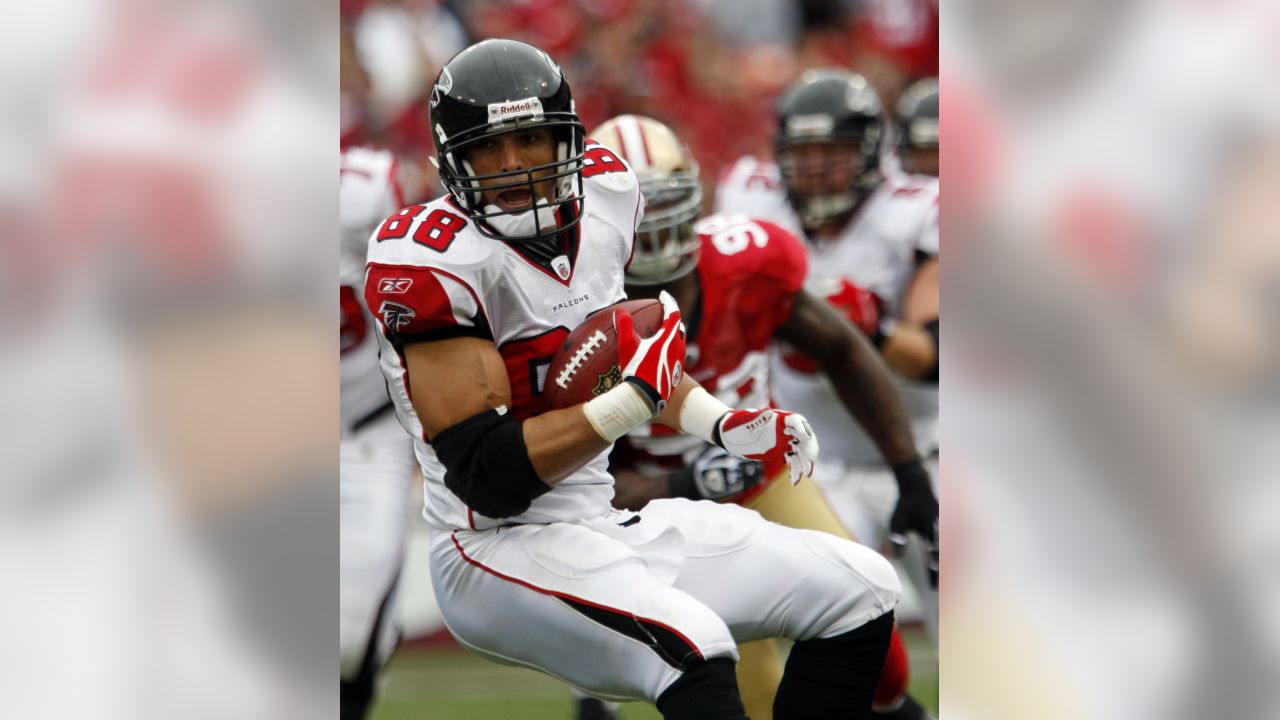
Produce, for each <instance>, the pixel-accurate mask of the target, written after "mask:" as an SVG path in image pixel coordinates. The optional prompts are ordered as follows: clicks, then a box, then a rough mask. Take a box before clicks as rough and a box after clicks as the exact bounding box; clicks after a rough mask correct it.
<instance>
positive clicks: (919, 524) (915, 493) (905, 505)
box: [889, 460, 938, 588]
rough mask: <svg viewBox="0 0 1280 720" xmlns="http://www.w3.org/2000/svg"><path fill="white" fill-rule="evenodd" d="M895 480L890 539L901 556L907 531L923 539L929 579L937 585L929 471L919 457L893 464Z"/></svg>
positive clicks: (935, 514)
mask: <svg viewBox="0 0 1280 720" xmlns="http://www.w3.org/2000/svg"><path fill="white" fill-rule="evenodd" d="M893 476H894V477H895V478H897V480H898V506H897V507H895V508H894V509H893V517H891V518H890V519H889V542H890V543H892V544H893V547H894V551H895V554H897V555H899V556H901V555H902V553H903V551H904V550H906V547H907V533H908V532H914V533H916V534H917V535H919V536H920V538H921V539H922V540H924V545H925V553H926V563H927V566H928V570H929V581H930V582H931V583H932V584H933V586H934V587H935V588H936V587H937V586H938V498H936V497H934V495H933V487H932V486H931V485H930V483H929V473H928V471H926V470H925V469H924V466H923V465H921V464H920V461H919V460H912V461H911V462H905V463H901V464H899V465H894V466H893Z"/></svg>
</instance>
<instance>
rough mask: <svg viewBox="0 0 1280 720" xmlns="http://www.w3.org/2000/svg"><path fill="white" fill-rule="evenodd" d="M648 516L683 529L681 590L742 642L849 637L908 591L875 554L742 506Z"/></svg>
mask: <svg viewBox="0 0 1280 720" xmlns="http://www.w3.org/2000/svg"><path fill="white" fill-rule="evenodd" d="M642 515H645V516H646V517H653V519H655V520H658V521H659V522H663V523H667V524H672V525H675V526H676V527H679V528H680V530H681V532H682V533H683V534H684V537H685V559H684V565H683V567H682V569H681V571H680V575H679V577H678V578H677V579H676V587H677V588H679V589H681V590H684V591H686V592H688V593H689V594H690V595H692V596H694V597H695V598H697V599H698V600H700V601H701V602H703V603H705V604H706V605H707V606H708V607H710V608H711V609H712V610H714V611H715V613H716V614H717V615H718V616H720V617H721V618H722V619H723V620H724V621H725V623H727V624H728V626H729V629H730V631H731V632H732V633H733V636H734V638H735V639H737V640H738V641H739V642H749V641H752V640H758V639H761V638H766V637H786V638H790V639H792V640H807V639H809V638H813V637H829V636H831V635H836V634H840V633H842V632H847V631H848V630H852V629H854V628H856V627H859V626H861V625H862V624H864V623H866V622H867V621H869V620H872V619H874V618H877V617H879V616H880V615H883V614H884V613H885V612H887V611H888V610H889V609H891V608H892V607H893V606H894V604H895V603H896V602H897V600H898V596H899V593H900V592H901V589H902V586H901V584H900V583H899V581H898V578H897V575H896V574H895V573H894V571H893V568H892V566H890V565H889V562H888V561H887V560H885V559H884V558H883V557H881V556H880V555H879V554H877V553H876V552H875V551H873V550H870V549H868V548H866V547H863V546H861V545H858V544H857V543H855V542H852V541H850V540H846V539H843V538H839V537H836V536H834V535H830V534H828V533H824V532H817V531H814V530H796V529H794V528H788V527H784V526H782V525H778V524H777V523H772V522H769V521H767V520H765V519H764V518H763V517H761V516H760V514H759V513H757V512H755V511H753V510H748V509H746V508H743V507H738V506H736V505H718V504H716V503H712V502H708V501H700V502H694V501H689V500H657V501H654V502H652V503H649V505H648V506H647V507H646V508H645V510H644V512H643V513H642Z"/></svg>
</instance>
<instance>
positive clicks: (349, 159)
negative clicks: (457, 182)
mask: <svg viewBox="0 0 1280 720" xmlns="http://www.w3.org/2000/svg"><path fill="white" fill-rule="evenodd" d="M403 204H404V201H403V199H402V197H401V194H400V188H399V184H398V183H397V181H396V161H395V157H394V156H393V155H392V154H391V153H390V152H387V151H385V150H373V149H370V148H351V149H349V150H347V151H346V152H344V153H342V168H341V171H340V175H339V184H338V232H339V242H340V243H341V250H340V252H339V256H338V283H339V288H340V290H339V303H340V304H339V308H340V312H341V313H342V320H341V322H342V324H341V338H342V339H341V344H340V348H341V349H340V357H341V360H340V362H339V376H340V378H341V383H342V385H341V387H342V396H341V400H342V410H341V417H342V427H343V430H344V431H349V430H351V429H352V427H353V426H354V425H355V424H356V423H357V422H359V421H360V420H362V419H364V418H367V417H369V415H370V413H375V412H377V411H378V409H379V408H382V407H384V406H385V405H386V404H387V403H388V402H390V399H389V398H388V397H387V385H386V382H385V381H384V380H383V379H382V372H381V370H379V368H378V338H377V336H376V335H375V334H374V322H373V316H372V315H370V314H369V310H368V308H366V307H365V303H364V298H363V295H364V263H365V257H364V256H365V247H366V245H367V243H368V241H369V233H370V232H372V231H373V229H374V228H375V227H377V225H378V223H380V222H382V220H383V219H384V218H386V217H387V216H388V215H390V214H391V213H393V212H395V211H396V210H398V209H400V207H401V206H402V205H403Z"/></svg>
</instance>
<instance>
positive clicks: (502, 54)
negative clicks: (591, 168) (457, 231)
mask: <svg viewBox="0 0 1280 720" xmlns="http://www.w3.org/2000/svg"><path fill="white" fill-rule="evenodd" d="M531 127H538V128H547V129H549V130H551V132H552V134H553V136H554V138H555V142H556V159H555V160H554V161H552V162H550V163H546V164H543V165H538V166H535V167H531V168H525V169H521V170H516V171H513V172H504V173H495V174H492V175H484V176H480V175H476V174H475V173H474V172H473V171H472V169H471V166H470V163H469V162H467V159H466V158H467V149H468V148H469V147H471V146H472V145H473V144H475V143H476V142H478V141H480V140H483V139H486V138H489V137H492V136H494V135H501V134H505V133H511V132H517V131H520V130H524V129H527V128H531ZM431 129H432V133H433V136H434V137H433V139H434V141H435V145H436V153H437V155H438V156H439V158H438V161H437V165H438V167H439V169H440V180H441V182H442V183H443V185H444V186H445V188H446V189H447V190H448V191H449V192H450V193H452V194H453V196H454V197H455V198H456V199H457V201H458V204H459V205H461V206H462V208H463V209H464V210H466V211H467V213H468V214H469V215H470V216H471V217H472V219H474V220H476V228H477V229H478V230H480V232H482V233H484V234H485V235H487V236H489V237H493V238H497V239H501V240H507V241H529V240H536V239H538V238H544V237H547V236H550V235H552V234H554V233H555V232H556V231H558V230H565V229H568V228H571V227H573V226H574V225H577V224H578V222H579V221H580V220H581V219H582V203H583V193H582V166H583V148H584V138H585V133H584V132H583V127H582V122H581V121H579V119H578V114H577V112H576V111H575V110H574V104H573V97H572V95H571V94H570V92H569V83H568V81H567V80H565V77H564V73H563V72H561V70H560V66H559V65H557V64H556V62H555V61H554V60H552V59H551V57H550V56H549V55H547V54H546V53H545V52H543V51H541V50H539V49H538V48H536V47H533V46H532V45H526V44H525V43H522V42H518V41H515V40H503V39H493V40H485V41H483V42H479V43H476V44H475V45H472V46H471V47H469V48H467V49H466V50H463V51H462V52H460V53H458V54H457V55H455V56H454V57H453V59H451V60H450V61H449V62H448V63H446V64H445V66H444V67H443V68H442V69H441V70H440V75H439V76H438V77H437V78H436V84H435V87H434V88H433V89H432V91H431ZM545 171H550V174H549V175H545V176H540V177H538V178H536V180H535V177H534V173H540V172H545ZM547 179H551V180H553V181H554V182H553V187H554V197H553V198H551V199H549V200H540V199H539V198H538V194H537V192H536V190H535V186H534V183H535V181H537V182H540V181H543V180H547ZM481 180H502V181H503V182H500V183H498V184H494V185H486V186H485V189H486V190H498V191H502V190H510V189H517V188H518V189H527V190H529V192H530V193H531V196H532V197H533V198H534V207H533V209H531V210H523V211H510V212H508V211H504V210H501V209H499V208H498V207H497V206H496V205H489V206H488V207H483V208H482V207H480V202H481V200H480V197H481V196H480V193H479V192H478V189H479V187H480V182H479V181H481ZM540 202H543V203H545V204H539V203H540ZM525 213H530V214H531V215H532V218H533V222H532V223H531V224H529V223H522V225H523V226H527V227H528V228H529V229H530V230H532V232H530V233H526V234H512V233H509V232H500V231H499V230H498V229H496V228H495V227H494V225H496V224H498V220H499V219H500V217H499V216H508V217H511V216H522V215H524V214H525ZM490 221H493V223H492V224H491V223H490ZM503 224H504V225H506V224H507V223H503Z"/></svg>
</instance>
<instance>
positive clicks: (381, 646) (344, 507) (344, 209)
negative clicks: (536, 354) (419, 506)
mask: <svg viewBox="0 0 1280 720" xmlns="http://www.w3.org/2000/svg"><path fill="white" fill-rule="evenodd" d="M340 173H341V174H340V180H339V190H338V198H339V205H338V224H339V232H340V242H341V250H340V253H339V259H338V275H339V277H338V281H339V287H340V294H339V298H340V305H339V307H340V312H341V314H342V324H341V333H342V335H341V345H340V353H341V354H340V361H339V373H340V377H341V387H342V395H341V399H342V409H341V419H342V430H341V439H340V440H339V467H340V472H341V481H340V485H339V496H340V504H339V507H340V523H341V532H342V538H341V541H340V551H339V558H340V560H339V563H340V567H341V574H342V580H341V591H340V593H339V604H340V607H341V610H340V612H341V622H340V639H341V649H342V655H341V657H342V690H341V703H342V709H341V717H342V719H343V720H349V719H350V720H358V719H359V718H363V717H364V716H365V715H366V713H367V712H368V708H369V705H370V703H371V701H372V699H373V695H374V689H375V681H376V679H377V676H378V673H379V671H380V670H381V669H382V667H383V665H385V664H386V661H387V659H388V658H389V657H390V655H391V651H392V650H393V649H394V648H395V644H396V641H397V638H398V634H399V631H398V628H397V627H396V624H395V622H394V618H395V604H396V603H395V597H396V593H395V588H396V579H397V577H398V576H399V572H400V566H401V563H402V562H403V558H404V547H405V537H406V533H407V531H408V523H409V517H410V512H411V510H410V504H411V503H412V490H413V478H414V475H415V470H416V468H417V462H415V460H414V457H413V445H412V443H411V442H410V440H409V438H408V437H406V436H405V434H404V431H403V430H401V429H400V425H399V424H398V423H397V422H396V417H395V413H394V412H393V407H392V405H391V398H390V397H388V396H387V384H386V381H385V380H383V379H382V371H381V370H380V369H379V368H378V339H377V336H376V334H375V330H374V321H373V316H372V315H370V314H369V311H368V309H367V308H366V307H365V304H364V299H363V294H364V292H363V288H364V263H365V252H366V246H367V244H368V238H369V233H370V232H371V231H372V230H373V228H375V227H377V225H378V223H380V222H381V221H382V220H383V218H385V217H386V216H387V215H389V214H391V213H393V212H395V211H396V210H397V209H399V208H400V206H401V205H403V204H404V201H403V199H402V197H401V194H400V189H399V183H398V180H397V178H396V162H395V158H394V156H392V154H391V153H389V152H387V151H385V150H372V149H369V148H351V149H349V150H347V151H346V152H344V153H343V154H342V166H341V170H340Z"/></svg>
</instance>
